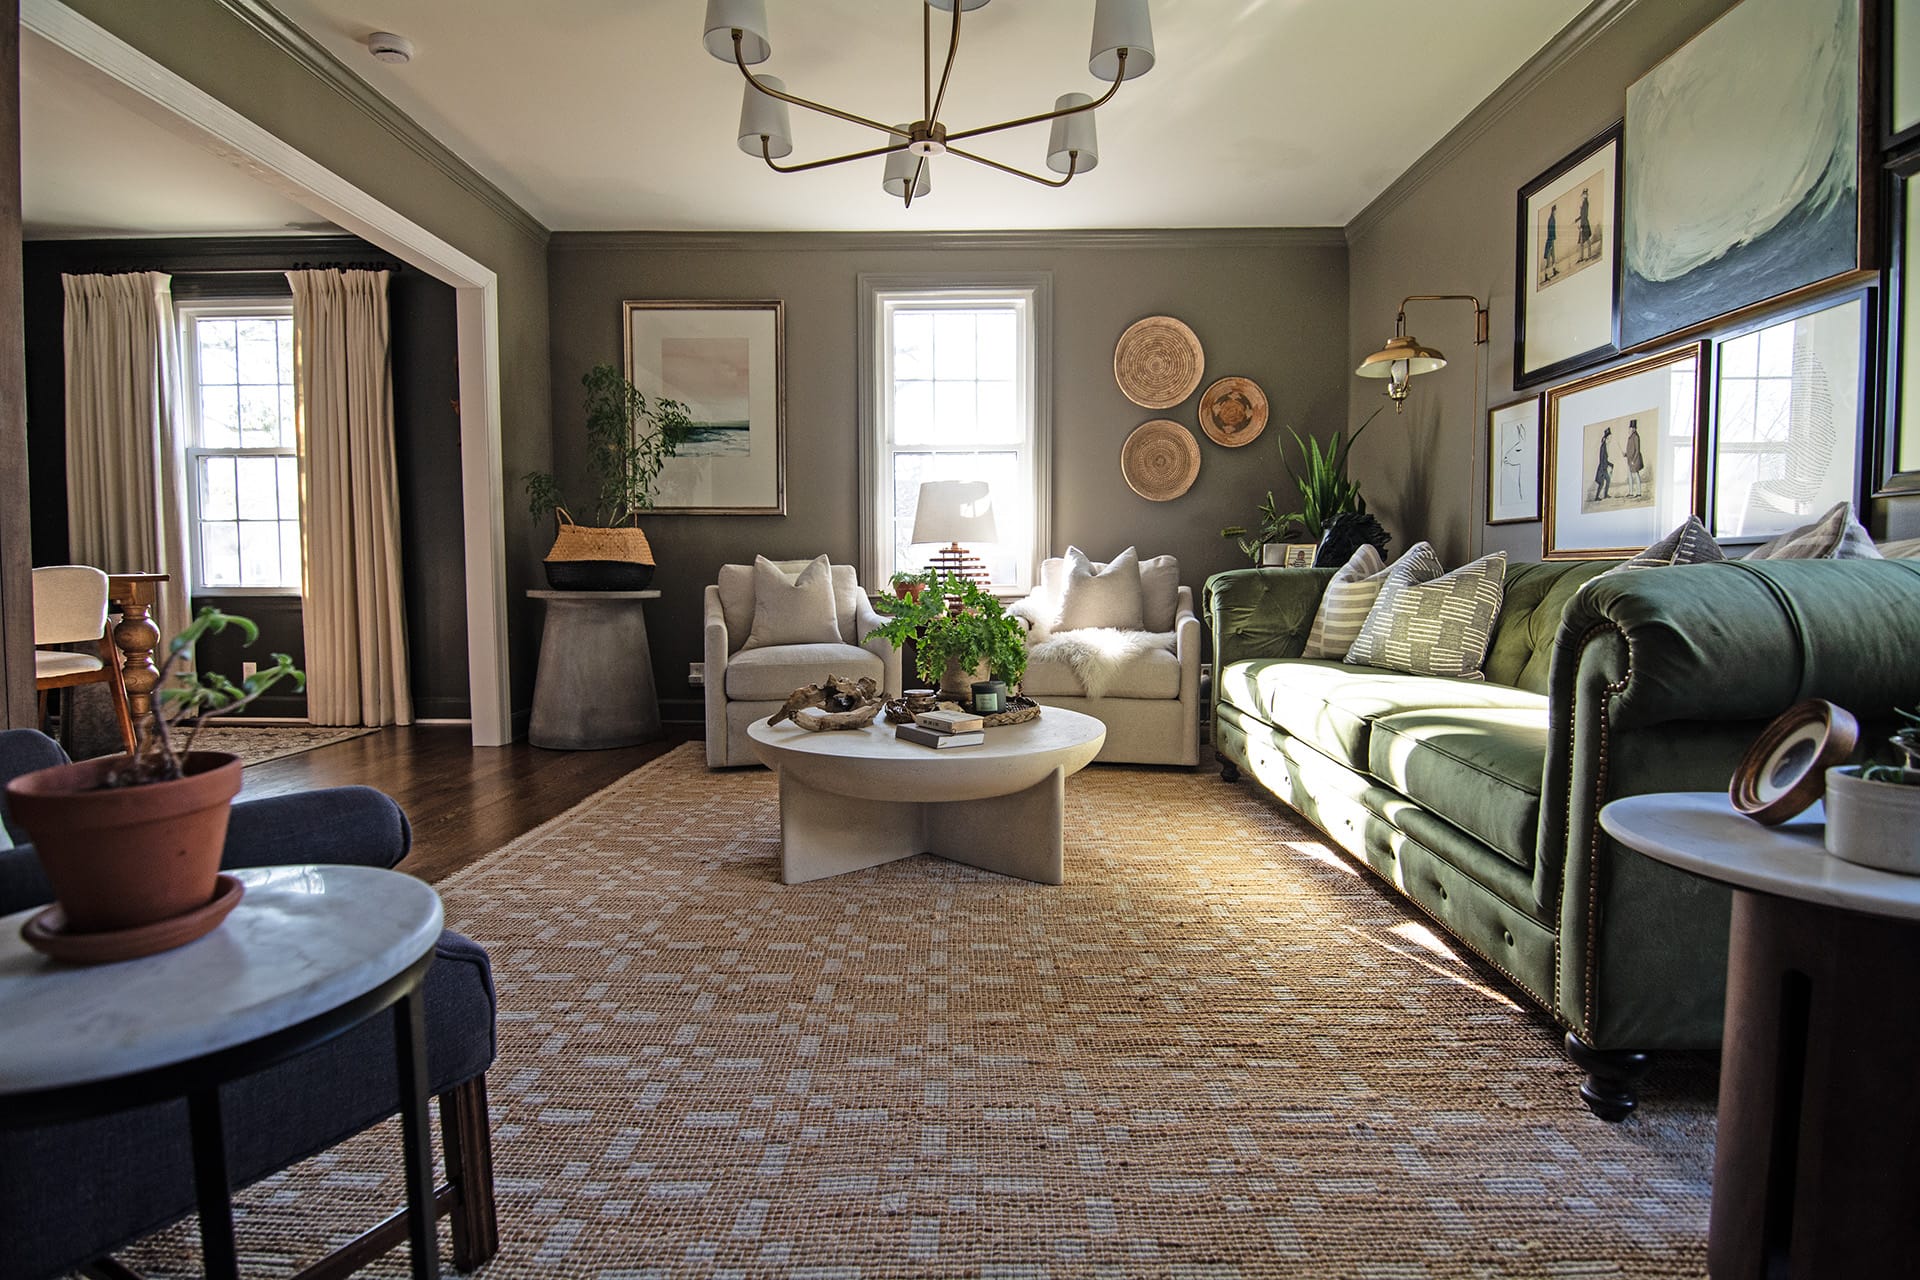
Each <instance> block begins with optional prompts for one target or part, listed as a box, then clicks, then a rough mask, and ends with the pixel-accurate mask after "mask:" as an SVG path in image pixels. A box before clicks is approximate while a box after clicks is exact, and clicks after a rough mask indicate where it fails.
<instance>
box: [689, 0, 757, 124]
mask: <svg viewBox="0 0 1920 1280" xmlns="http://www.w3.org/2000/svg"><path fill="white" fill-rule="evenodd" d="M736 27H737V28H739V30H740V58H741V60H742V61H743V62H745V63H746V64H747V65H748V66H752V65H753V64H754V63H756V62H765V61H766V60H767V59H768V58H771V57H772V56H773V45H772V43H771V42H769V41H768V39H767V0H707V29H706V34H705V35H704V36H703V37H702V38H701V43H702V44H704V45H706V47H707V52H708V53H710V54H712V55H713V56H714V57H716V58H718V59H720V61H722V62H732V61H733V32H734V29H735V28H736ZM753 150H754V154H755V155H758V154H759V153H760V145H759V144H758V143H755V144H754V148H753Z"/></svg>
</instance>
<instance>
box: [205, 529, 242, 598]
mask: <svg viewBox="0 0 1920 1280" xmlns="http://www.w3.org/2000/svg"><path fill="white" fill-rule="evenodd" d="M200 574H201V578H202V581H203V583H204V585H206V586H209V587H237V586H239V585H240V528H239V526H238V525H235V524H229V523H227V522H226V521H218V522H215V521H202V522H201V524H200Z"/></svg>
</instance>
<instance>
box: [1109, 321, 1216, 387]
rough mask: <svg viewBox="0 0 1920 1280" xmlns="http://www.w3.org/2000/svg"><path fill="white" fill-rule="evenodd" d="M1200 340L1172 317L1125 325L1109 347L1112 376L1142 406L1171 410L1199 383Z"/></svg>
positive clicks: (1201, 358)
mask: <svg viewBox="0 0 1920 1280" xmlns="http://www.w3.org/2000/svg"><path fill="white" fill-rule="evenodd" d="M1203 364H1204V358H1203V357H1202V355H1201V352H1200V339H1198V338H1196V337H1195V336H1194V334H1193V330H1191V329H1189V328H1188V327H1187V326H1186V325H1184V324H1182V323H1181V322H1180V321H1178V320H1175V319H1174V318H1173V317H1172V316H1148V317H1147V318H1146V319H1144V320H1136V321H1134V322H1133V323H1132V324H1130V325H1128V326H1127V331H1126V332H1125V333H1123V334H1121V335H1120V341H1119V342H1117V343H1115V344H1114V348H1113V379H1114V381H1115V382H1118V383H1119V384H1120V390H1121V391H1123V392H1125V393H1126V397H1127V399H1129V400H1131V401H1133V402H1134V403H1135V404H1137V405H1139V406H1140V407H1141V408H1143V409H1171V408H1173V406H1175V405H1177V404H1179V403H1180V402H1181V401H1182V400H1185V399H1186V398H1187V397H1188V396H1190V395H1192V394H1193V389H1194V388H1195V387H1197V386H1199V385H1200V370H1201V367H1202V365H1203Z"/></svg>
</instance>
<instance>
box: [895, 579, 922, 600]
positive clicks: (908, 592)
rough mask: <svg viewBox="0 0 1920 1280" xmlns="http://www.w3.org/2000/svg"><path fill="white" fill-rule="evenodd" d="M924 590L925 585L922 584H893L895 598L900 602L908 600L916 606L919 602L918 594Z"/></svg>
mask: <svg viewBox="0 0 1920 1280" xmlns="http://www.w3.org/2000/svg"><path fill="white" fill-rule="evenodd" d="M926 589H927V584H926V583H924V582H896V583H894V584H893V594H894V595H895V596H896V597H898V598H899V599H901V600H909V599H910V600H912V601H913V602H914V603H916V604H918V603H919V601H920V593H921V592H923V591H925V590H926Z"/></svg>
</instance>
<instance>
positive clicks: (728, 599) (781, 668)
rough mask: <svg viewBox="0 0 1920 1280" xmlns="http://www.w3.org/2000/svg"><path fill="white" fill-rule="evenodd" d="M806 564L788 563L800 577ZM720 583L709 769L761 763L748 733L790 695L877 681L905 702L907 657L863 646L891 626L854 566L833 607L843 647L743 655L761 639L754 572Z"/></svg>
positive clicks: (709, 689)
mask: <svg viewBox="0 0 1920 1280" xmlns="http://www.w3.org/2000/svg"><path fill="white" fill-rule="evenodd" d="M805 564H806V561H804V560H799V561H785V562H781V563H780V567H781V568H782V569H785V570H788V571H789V572H798V571H799V570H800V569H801V568H802V567H804V566H805ZM719 577H720V581H719V582H717V583H715V584H714V585H712V586H710V587H708V588H707V595H706V657H705V663H706V667H705V672H704V677H705V681H706V700H707V766H708V767H709V768H713V769H721V768H726V767H728V766H730V765H745V764H758V763H760V758H759V757H758V756H756V755H754V753H753V744H752V742H751V741H750V740H749V739H748V737H747V726H748V725H750V724H752V723H753V722H754V721H755V720H764V719H766V718H767V717H768V716H770V715H772V714H773V713H774V712H775V711H778V710H779V709H780V705H781V704H782V703H784V702H785V701H786V700H787V695H788V694H790V693H792V692H793V691H794V690H795V689H798V688H799V687H800V686H802V685H808V684H814V683H817V682H818V681H820V680H823V679H825V678H826V677H827V676H829V675H838V676H850V677H853V678H855V679H857V678H859V677H861V676H872V677H873V678H874V680H875V681H877V682H878V683H879V685H880V687H881V689H882V690H884V691H885V692H886V694H887V696H888V697H895V698H897V697H899V696H900V651H899V650H898V649H895V648H894V647H893V645H892V644H890V643H889V642H887V641H885V640H880V639H876V640H874V641H873V642H872V643H871V644H867V643H863V639H864V637H865V636H866V635H867V634H868V633H870V632H871V631H873V629H874V628H876V627H878V626H880V625H881V624H882V623H883V622H885V621H886V619H884V618H882V617H881V616H880V615H879V613H878V612H876V611H875V610H874V607H873V602H872V601H870V600H868V599H867V593H866V592H865V591H864V590H862V589H861V587H860V584H859V583H858V582H857V581H856V580H855V578H854V572H853V567H852V566H851V565H844V564H836V565H834V566H833V601H834V609H835V612H836V613H837V614H838V618H839V623H840V643H838V644H780V645H765V646H762V647H759V648H754V649H745V650H743V649H741V647H740V646H741V645H743V644H745V643H746V640H747V637H748V636H749V635H750V634H752V632H753V566H752V565H748V564H725V565H721V566H720V574H719Z"/></svg>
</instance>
